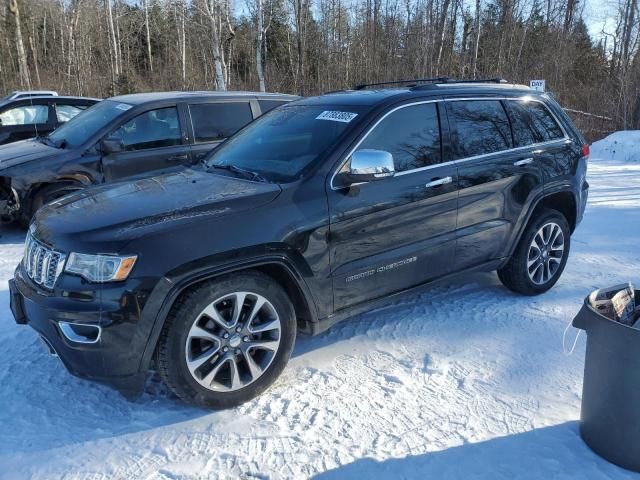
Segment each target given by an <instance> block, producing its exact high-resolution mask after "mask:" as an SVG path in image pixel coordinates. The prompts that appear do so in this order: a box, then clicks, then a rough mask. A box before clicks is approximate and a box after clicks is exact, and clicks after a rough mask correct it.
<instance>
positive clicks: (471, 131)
mask: <svg viewBox="0 0 640 480" xmlns="http://www.w3.org/2000/svg"><path fill="white" fill-rule="evenodd" d="M446 103H447V108H448V111H449V118H450V121H451V122H452V123H453V125H454V126H455V131H456V135H455V137H454V145H453V147H454V157H455V158H467V157H474V156H476V155H484V154H488V153H495V152H500V151H502V150H507V149H509V148H512V146H513V142H512V139H511V127H510V126H509V119H508V118H507V114H506V112H505V111H504V108H503V107H502V103H501V102H500V101H498V100H469V101H466V100H464V101H454V102H446Z"/></svg>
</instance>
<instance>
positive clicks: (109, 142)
mask: <svg viewBox="0 0 640 480" xmlns="http://www.w3.org/2000/svg"><path fill="white" fill-rule="evenodd" d="M123 150H124V144H123V143H122V140H120V139H118V138H105V139H104V140H102V141H101V142H100V151H101V152H102V153H104V154H105V155H109V154H110V153H118V152H121V151H123Z"/></svg>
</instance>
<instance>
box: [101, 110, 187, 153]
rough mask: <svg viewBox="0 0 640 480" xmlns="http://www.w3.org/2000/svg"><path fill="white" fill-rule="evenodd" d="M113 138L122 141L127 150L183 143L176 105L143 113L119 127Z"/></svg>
mask: <svg viewBox="0 0 640 480" xmlns="http://www.w3.org/2000/svg"><path fill="white" fill-rule="evenodd" d="M110 137H111V138H117V139H119V140H121V141H122V144H123V145H124V149H125V150H126V151H133V150H146V149H149V148H161V147H170V146H173V145H180V144H181V143H182V135H181V134H180V123H179V122H178V111H177V110H176V107H169V108H160V109H158V110H150V111H148V112H145V113H141V114H140V115H138V116H137V117H135V118H134V119H133V120H129V121H128V122H127V123H125V124H124V125H122V126H121V127H120V128H118V129H117V130H116V131H115V132H113V134H112V135H110Z"/></svg>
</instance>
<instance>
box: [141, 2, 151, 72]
mask: <svg viewBox="0 0 640 480" xmlns="http://www.w3.org/2000/svg"><path fill="white" fill-rule="evenodd" d="M142 3H143V6H144V27H145V30H146V33H147V58H148V61H149V71H150V72H153V58H152V57H151V30H150V29H149V0H142Z"/></svg>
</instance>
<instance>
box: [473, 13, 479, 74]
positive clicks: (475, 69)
mask: <svg viewBox="0 0 640 480" xmlns="http://www.w3.org/2000/svg"><path fill="white" fill-rule="evenodd" d="M480 14H481V11H480V0H476V41H475V45H474V52H473V78H474V79H475V78H476V75H477V73H478V50H479V48H480Z"/></svg>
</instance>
